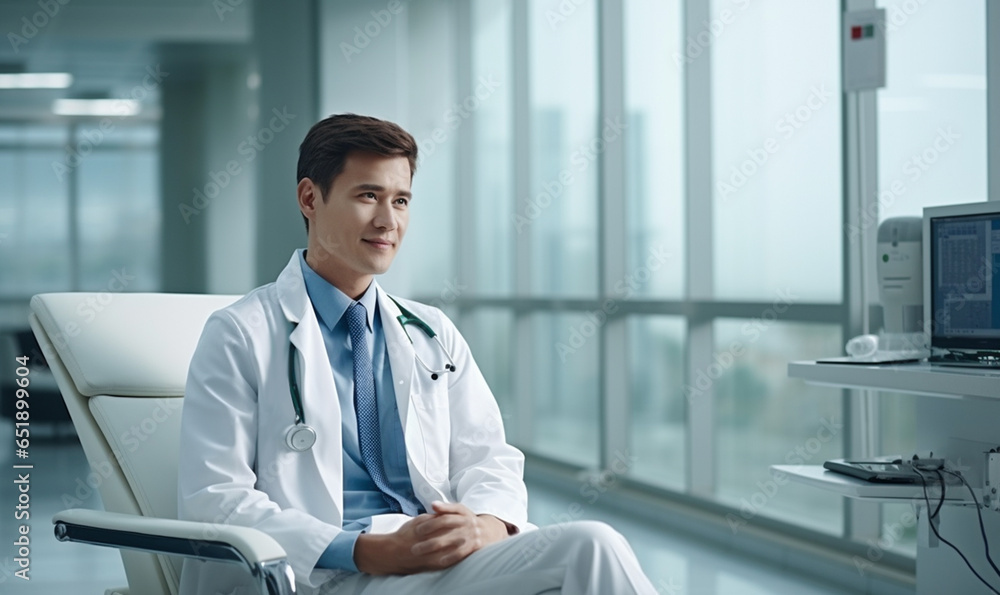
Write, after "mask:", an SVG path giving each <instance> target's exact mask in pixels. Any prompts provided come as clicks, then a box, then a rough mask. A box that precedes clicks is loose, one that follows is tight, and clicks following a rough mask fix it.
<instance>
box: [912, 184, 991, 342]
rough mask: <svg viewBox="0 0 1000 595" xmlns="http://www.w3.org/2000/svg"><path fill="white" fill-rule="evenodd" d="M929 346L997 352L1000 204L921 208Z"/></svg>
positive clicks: (925, 325) (926, 326)
mask: <svg viewBox="0 0 1000 595" xmlns="http://www.w3.org/2000/svg"><path fill="white" fill-rule="evenodd" d="M923 237H924V248H923V252H924V254H923V256H924V327H925V329H926V330H927V331H928V332H929V334H930V344H931V347H932V348H933V347H938V348H945V349H949V350H969V351H1000V200H996V201H986V202H978V203H972V204H963V205H950V206H944V207H928V208H925V209H924V231H923Z"/></svg>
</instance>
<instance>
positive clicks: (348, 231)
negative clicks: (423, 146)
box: [298, 152, 411, 297]
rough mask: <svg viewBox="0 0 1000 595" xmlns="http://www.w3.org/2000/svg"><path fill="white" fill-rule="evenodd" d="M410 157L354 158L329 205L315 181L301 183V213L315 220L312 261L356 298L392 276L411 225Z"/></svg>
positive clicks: (356, 154) (330, 193)
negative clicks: (387, 274)
mask: <svg viewBox="0 0 1000 595" xmlns="http://www.w3.org/2000/svg"><path fill="white" fill-rule="evenodd" d="M410 177H411V176H410V164H409V162H408V161H407V159H406V157H401V156H399V157H384V156H381V155H376V154H374V153H360V152H354V153H349V154H348V156H347V158H346V159H345V160H344V169H343V171H342V172H341V173H340V175H338V176H337V177H336V178H334V180H333V183H332V184H331V186H330V189H329V190H328V191H327V196H326V200H325V201H324V200H322V198H321V197H320V195H319V192H320V190H319V186H317V185H316V184H314V183H312V181H311V180H309V179H303V180H302V181H300V182H299V187H298V194H299V208H300V209H301V210H302V213H303V214H304V215H305V216H306V217H307V218H308V219H309V249H308V252H307V261H308V262H309V265H310V266H312V267H313V269H315V270H316V271H317V272H318V273H319V274H320V275H321V276H323V277H324V278H326V279H327V281H330V282H331V283H333V284H334V286H336V287H337V288H339V289H340V290H341V291H344V292H345V293H347V294H348V295H349V296H351V297H356V295H355V293H354V292H358V291H364V289H365V288H367V287H368V284H369V283H370V282H371V276H372V275H377V274H380V273H384V272H386V271H387V270H389V265H390V264H392V260H393V258H395V256H396V251H397V250H399V244H400V242H402V241H403V234H404V233H405V232H406V226H407V224H408V223H409V220H410V211H409V206H410V197H411V194H410Z"/></svg>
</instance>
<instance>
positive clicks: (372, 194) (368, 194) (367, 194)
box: [362, 192, 378, 200]
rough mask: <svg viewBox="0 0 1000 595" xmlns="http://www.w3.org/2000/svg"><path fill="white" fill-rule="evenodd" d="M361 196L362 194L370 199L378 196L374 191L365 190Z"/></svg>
mask: <svg viewBox="0 0 1000 595" xmlns="http://www.w3.org/2000/svg"><path fill="white" fill-rule="evenodd" d="M362 196H364V197H365V198H370V199H372V200H375V199H377V198H378V196H376V195H375V193H374V192H365V193H364V194H363V195H362Z"/></svg>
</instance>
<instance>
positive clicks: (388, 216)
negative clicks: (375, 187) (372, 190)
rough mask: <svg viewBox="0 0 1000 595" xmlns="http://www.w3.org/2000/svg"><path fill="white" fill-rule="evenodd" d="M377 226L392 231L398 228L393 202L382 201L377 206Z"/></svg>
mask: <svg viewBox="0 0 1000 595" xmlns="http://www.w3.org/2000/svg"><path fill="white" fill-rule="evenodd" d="M374 223H375V227H377V228H379V229H385V230H389V231H392V230H394V229H396V225H397V223H396V211H395V209H393V208H392V203H389V202H380V203H378V206H377V207H376V208H375V221H374Z"/></svg>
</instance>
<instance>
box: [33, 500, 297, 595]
mask: <svg viewBox="0 0 1000 595" xmlns="http://www.w3.org/2000/svg"><path fill="white" fill-rule="evenodd" d="M52 523H53V524H54V525H55V534H56V538H57V539H58V540H59V541H72V542H79V543H89V544H92V545H103V546H110V547H115V548H124V549H132V550H140V551H144V552H151V553H154V554H166V555H173V556H184V557H187V558H197V559H200V560H211V561H217V562H231V563H235V564H240V565H242V566H244V567H246V568H247V569H248V570H249V571H250V573H251V574H252V575H253V576H254V578H255V579H256V580H257V583H258V586H259V587H260V589H261V592H262V593H268V594H272V595H277V594H281V595H285V594H291V593H294V592H295V575H294V573H293V572H292V568H291V566H289V565H288V562H287V560H286V554H285V550H284V548H282V547H281V545H279V544H278V542H277V541H275V540H274V538H273V537H271V536H270V535H268V534H266V533H264V532H263V531H258V530H257V529H252V528H250V527H237V526H233V525H220V524H216V523H198V522H193V521H179V520H176V519H160V518H153V517H144V516H137V515H132V514H121V513H117V512H106V511H102V510H89V509H83V508H73V509H69V510H64V511H62V512H59V513H56V515H55V516H53V517H52Z"/></svg>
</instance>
